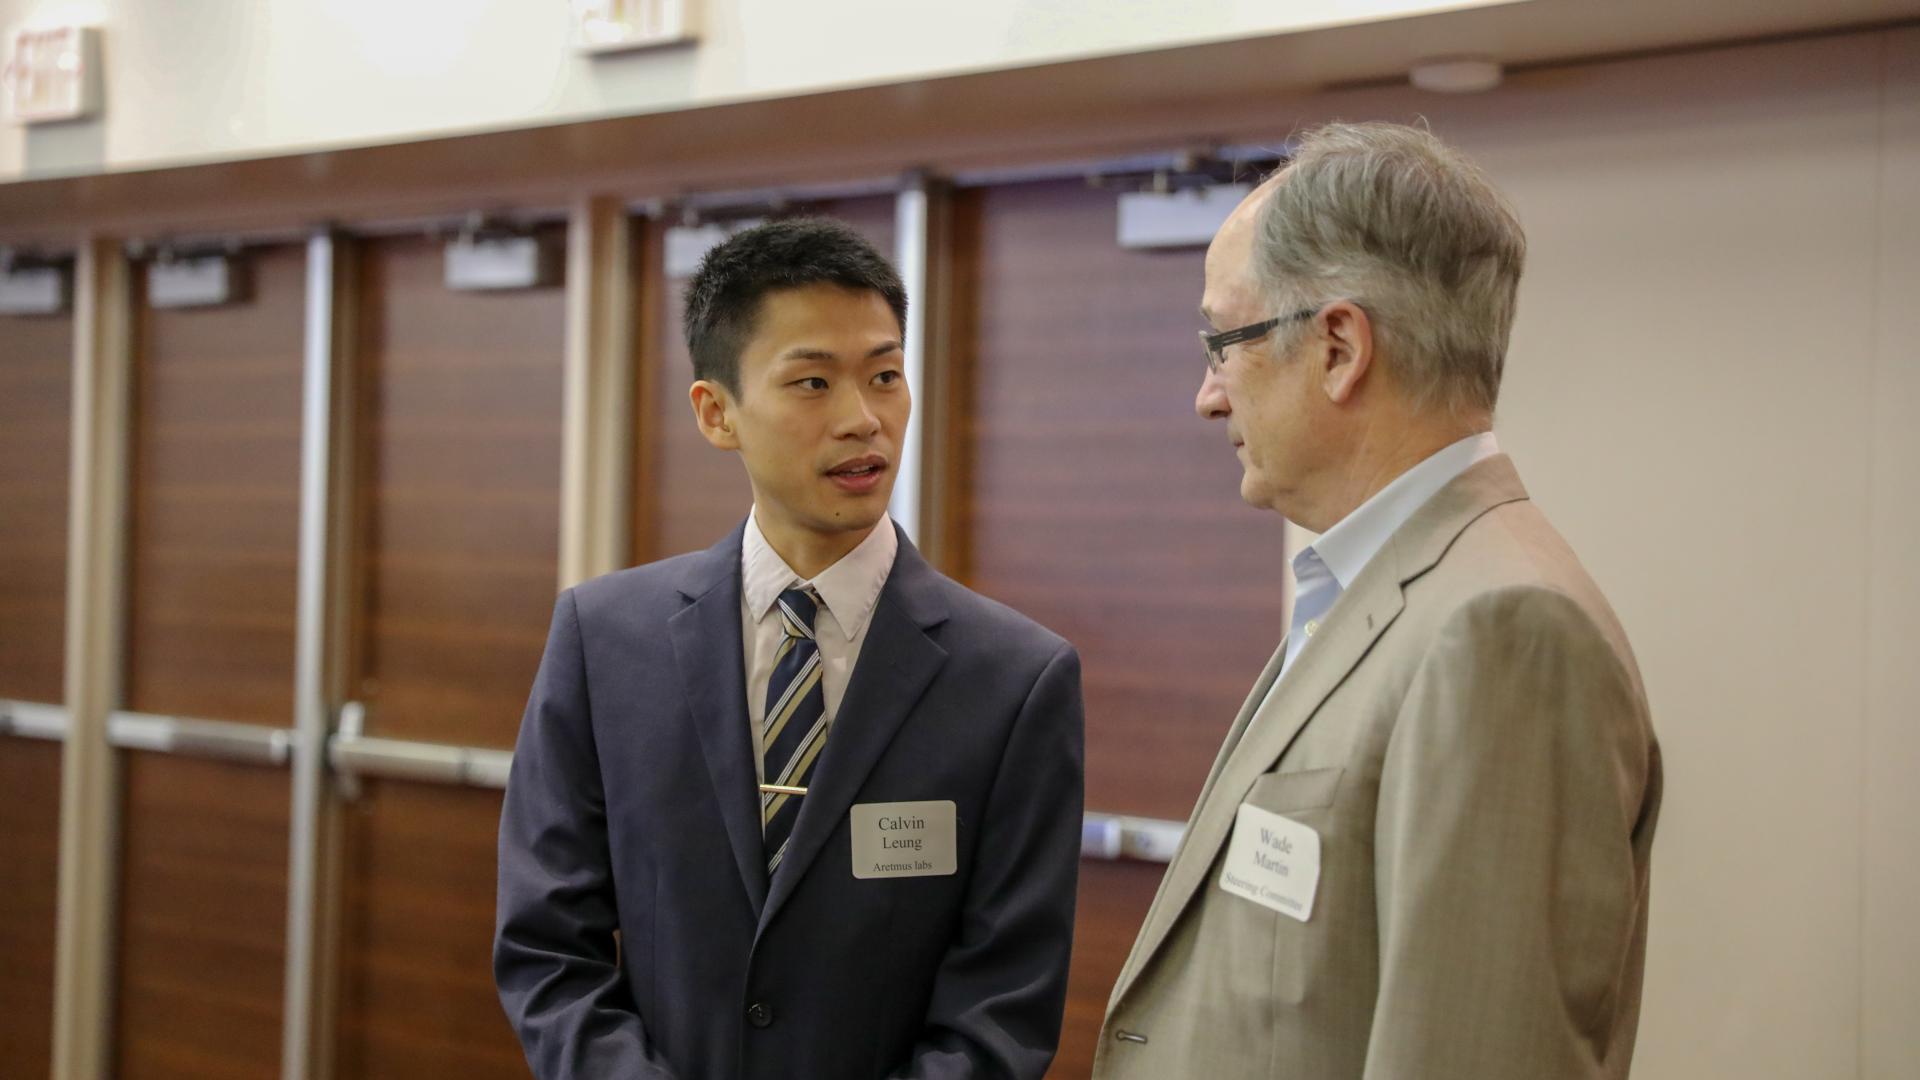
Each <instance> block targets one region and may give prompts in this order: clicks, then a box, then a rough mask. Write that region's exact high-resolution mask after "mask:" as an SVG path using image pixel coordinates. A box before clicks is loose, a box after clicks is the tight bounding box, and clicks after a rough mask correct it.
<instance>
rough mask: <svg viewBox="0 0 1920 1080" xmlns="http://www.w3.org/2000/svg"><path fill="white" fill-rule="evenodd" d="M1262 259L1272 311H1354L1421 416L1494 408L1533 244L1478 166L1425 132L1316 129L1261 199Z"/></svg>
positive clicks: (1258, 262)
mask: <svg viewBox="0 0 1920 1080" xmlns="http://www.w3.org/2000/svg"><path fill="white" fill-rule="evenodd" d="M1254 252H1255V253H1254V271H1255V273H1256V275H1257V276H1258V277H1257V279H1258V280H1259V281H1260V282H1261V284H1262V286H1263V287H1264V288H1265V289H1266V290H1267V291H1268V292H1269V294H1270V295H1271V296H1272V297H1273V298H1274V299H1275V300H1276V301H1277V302H1278V305H1277V306H1276V308H1275V313H1276V314H1286V313H1288V312H1291V311H1294V310H1297V309H1300V308H1314V307H1318V306H1320V305H1322V304H1326V303H1329V302H1331V301H1333V300H1337V299H1348V300H1352V301H1354V302H1355V303H1357V304H1359V305H1360V306H1361V307H1362V308H1363V309H1364V310H1365V311H1366V312H1367V315H1368V317H1369V319H1370V320H1371V322H1372V325H1373V332H1374V340H1375V342H1376V344H1377V347H1378V349H1379V354H1380V357H1381V361H1382V363H1383V364H1384V366H1385V368H1386V370H1387V371H1388V372H1389V373H1390V375H1391V376H1392V378H1393V380H1394V381H1395V382H1396V383H1397V384H1398V385H1399V386H1400V387H1401V388H1402V389H1403V390H1404V391H1405V392H1406V393H1407V395H1408V396H1409V398H1411V399H1412V401H1413V402H1414V405H1415V407H1416V408H1428V407H1431V406H1434V405H1439V406H1441V407H1444V408H1447V409H1449V410H1452V411H1455V412H1459V411H1463V410H1475V411H1477V410H1482V409H1484V410H1486V411H1488V412H1491V411H1492V410H1493V407H1494V403H1495V401H1496V400H1497V399H1498V397H1499V394H1500V373H1501V369H1502V368H1503V367H1504V366H1505V363H1506V355H1507V339H1508V337H1509V335H1510V334H1511V332H1512V330H1513V312H1514V296H1515V294H1516V293H1517V292H1518V290H1519V287H1520V271H1521V268H1522V265H1523V264H1524V263H1525V262H1526V256H1527V238H1526V234H1525V233H1523V232H1522V231H1521V229H1520V220H1519V218H1518V217H1516V216H1515V215H1514V212H1513V210H1512V208H1510V207H1509V206H1508V205H1507V202H1506V200H1505V199H1504V198H1502V197H1501V195H1500V193H1499V192H1498V191H1497V190H1495V189H1494V186H1493V184H1492V183H1491V182H1490V181H1488V179H1487V178H1486V176H1485V174H1483V173H1482V172H1481V171H1480V169H1479V167H1478V166H1476V165H1474V164H1473V162H1471V161H1469V160H1467V158H1466V156H1465V155H1464V154H1461V153H1460V152H1459V151H1457V150H1455V149H1453V148H1452V147H1450V146H1448V145H1447V144H1445V143H1443V142H1441V141H1440V140H1439V139H1437V138H1435V137H1434V136H1433V134H1432V133H1431V132H1427V131H1424V130H1421V129H1419V128H1413V127H1407V126H1405V125H1402V124H1382V123H1369V124H1329V125H1327V126H1325V127H1321V128H1317V129H1315V130H1313V131H1310V132H1308V133H1307V134H1306V135H1305V136H1303V137H1302V138H1300V139H1299V140H1298V141H1297V142H1296V143H1295V148H1294V152H1293V155H1292V159H1291V161H1290V162H1289V163H1288V165H1287V166H1286V170H1285V172H1284V174H1283V175H1282V177H1281V179H1280V182H1279V183H1278V184H1277V185H1276V186H1275V190H1274V192H1273V194H1272V195H1271V196H1270V197H1269V198H1268V200H1267V205H1266V207H1265V209H1264V211H1263V212H1262V214H1261V218H1260V222H1259V231H1258V238H1257V240H1256V243H1255V249H1254ZM1303 332H1304V330H1301V329H1295V330H1294V331H1292V333H1294V334H1299V333H1303Z"/></svg>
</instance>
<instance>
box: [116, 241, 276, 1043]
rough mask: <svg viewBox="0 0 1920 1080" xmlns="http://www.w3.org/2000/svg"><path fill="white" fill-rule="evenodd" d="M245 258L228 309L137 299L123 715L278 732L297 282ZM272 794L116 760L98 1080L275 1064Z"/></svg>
mask: <svg viewBox="0 0 1920 1080" xmlns="http://www.w3.org/2000/svg"><path fill="white" fill-rule="evenodd" d="M244 259H245V264H246V277H247V279H248V280H249V286H248V288H247V289H246V291H245V294H244V297H243V299H242V300H240V301H239V302H237V303H234V304H229V305H225V306H221V307H215V308H197V309H154V308H150V307H148V306H146V305H145V304H140V305H139V306H138V307H137V316H136V321H135V328H134V335H135V336H134V374H133V379H134V382H133V409H132V413H133V430H132V437H131V441H130V446H131V451H130V455H129V456H130V470H131V472H130V487H129V495H128V499H129V543H128V583H127V631H126V647H127V654H126V676H125V677H126V683H125V687H126V689H125V694H124V701H125V704H126V706H127V707H128V708H131V709H134V710H137V711H141V712H151V713H162V714H170V715H178V716H189V717H206V718H214V719H223V720H236V721H242V722H247V723H257V724H267V725H272V726H277V727H284V726H288V725H290V724H291V723H292V713H293V624H294V600H295V579H296V573H297V571H296V563H297V559H298V543H299V539H298V529H299V514H298V508H299V491H300V393H301V357H302V348H303V346H302V333H303V326H304V318H305V315H304V305H305V291H306V290H305V281H306V269H305V260H304V257H303V254H302V252H301V250H300V249H299V248H297V247H291V246H288V247H277V248H270V249H261V250H255V251H249V252H247V253H246V254H245V256H244ZM137 276H138V275H137ZM287 785H288V778H287V774H286V773H285V771H284V770H279V769H264V768H256V767H251V766H240V765H233V764H227V763H220V762H210V761H200V760H192V759H185V758H174V757H167V756H162V755H152V754H143V753H133V754H129V755H127V767H126V772H125V784H124V787H123V789H122V798H123V807H122V818H123V821H124V825H123V832H122V841H121V846H120V851H121V870H120V877H121V888H120V896H119V904H120V915H119V919H120V922H119V927H120V929H119V943H118V959H119V963H118V972H119V985H118V987H117V996H116V1000H115V1009H114V1012H115V1021H114V1022H115V1026H116V1029H117V1030H116V1047H115V1052H116V1057H117V1062H118V1064H117V1069H118V1075H119V1076H121V1077H123V1078H137V1077H190V1076H192V1077H236V1078H237V1077H254V1076H265V1075H272V1074H273V1073H274V1072H275V1071H276V1070H277V1068H278V1063H279V1059H280V998H281V984H282V981H283V978H284V968H285V941H286V912H287V892H286V875H287V822H288V798H289V790H288V786H287Z"/></svg>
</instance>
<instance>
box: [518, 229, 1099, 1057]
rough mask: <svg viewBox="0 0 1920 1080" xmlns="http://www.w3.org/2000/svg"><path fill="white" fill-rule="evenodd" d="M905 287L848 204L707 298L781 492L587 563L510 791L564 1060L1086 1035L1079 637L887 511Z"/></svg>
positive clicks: (716, 281) (522, 976)
mask: <svg viewBox="0 0 1920 1080" xmlns="http://www.w3.org/2000/svg"><path fill="white" fill-rule="evenodd" d="M906 303H907V299H906V294H905V291H904V290H903V288H902V287H901V284H900V279H899V277H898V276H897V275H896V274H895V273H894V271H893V269H892V267H890V266H889V265H888V264H887V262H886V260H885V259H883V258H882V257H881V256H880V255H879V254H878V253H876V252H875V251H874V250H873V248H872V247H871V246H870V245H868V244H867V242H866V241H865V240H863V239H861V238H860V236H859V235H858V234H856V233H854V232H853V231H852V230H850V229H848V228H847V227H845V226H844V225H840V224H837V223H833V222H829V221H824V220H818V219H811V220H792V221H782V222H775V223H772V224H768V225H762V226H759V227H756V228H753V229H749V230H747V231H745V232H742V233H740V234H739V235H737V236H735V237H733V238H732V239H730V240H728V241H726V242H725V243H723V244H721V245H720V246H719V247H717V248H715V249H714V250H713V251H712V252H711V253H710V254H709V255H708V256H707V258H706V259H705V261H704V262H703V263H702V264H701V267H700V270H699V272H698V273H697V274H696V275H695V277H694V279H693V281H692V282H691V284H690V287H689V289H688V294H687V303H686V314H685V325H686V332H687V341H688V345H689V347H690V348H691V351H692V353H693V361H694V373H695V376H696V381H695V382H694V383H693V386H692V387H691V390H690V393H689V397H690V399H691V402H692V405H693V413H694V418H695V420H696V421H697V422H698V424H699V426H700V431H701V434H702V435H704V436H705V437H706V439H707V441H708V442H710V443H712V444H713V445H714V446H715V447H717V448H719V449H722V450H728V451H732V452H734V453H737V454H739V455H740V459H741V462H742V463H743V464H744V465H745V466H746V469H747V475H748V477H749V478H750V480H751V481H752V486H753V509H752V512H751V513H750V514H749V515H748V517H747V519H746V521H744V522H743V523H742V524H741V525H740V526H739V527H738V528H736V529H735V530H734V531H733V532H732V534H731V535H729V536H727V537H726V538H725V539H723V540H721V541H720V542H719V543H718V544H716V545H714V546H713V547H712V548H710V549H708V550H707V551H704V552H699V553H697V554H691V555H683V556H680V557H678V558H672V559H666V560H663V561H661V562H657V563H652V564H650V565H647V566H642V567H637V568H635V569H631V570H625V571H621V572H619V573H615V574H609V575H607V576H605V577H601V578H597V579H595V580H593V581H589V582H587V583H585V584H583V585H580V586H578V587H576V588H573V589H569V590H567V591H566V592H564V593H562V594H561V596H560V599H559V602H558V604H557V606H556V608H555V611H554V617H553V629H552V632H551V634H550V636H549V638H548V640H547V648H546V654H545V656H544V657H543V658H542V660H541V663H540V673H539V675H538V676H537V677H536V679H535V681H534V686H533V692H532V695H531V698H530V700H529V701H528V703H527V711H526V716H525V718H524V720H523V721H522V723H521V729H520V739H519V745H518V747H517V749H516V750H515V754H514V763H513V772H512V777H511V780H510V781H509V783H508V785H507V794H506V804H505V808H504V810H503V813H502V816H501V822H500V883H499V915H498V932H497V935H496V939H495V944H494V974H495V979H496V982H497V983H498V985H499V990H500V999H501V1002H502V1004H503V1005H504V1006H505V1009H506V1012H507V1015H508V1017H509V1018H510V1019H511V1020H512V1022H513V1025H514V1027H515V1029H516V1030H517V1031H518V1033H519V1036H520V1040H521V1044H522V1045H523V1047H524V1048H525V1050H526V1054H527V1060H528V1063H529V1064H530V1065H531V1066H532V1067H533V1071H534V1073H535V1074H536V1075H538V1076H539V1077H541V1078H543V1080H559V1078H562V1077H580V1078H600V1077H606V1078H620V1080H629V1078H642V1077H645V1078H667V1077H676V1078H680V1080H696V1078H712V1080H729V1078H733V1077H799V1078H817V1080H857V1078H862V1077H927V1078H932V1077H954V1078H960V1077H969V1078H978V1077H1031V1078H1036V1080H1037V1078H1038V1077H1040V1076H1041V1075H1042V1074H1043V1073H1045V1071H1046V1069H1047V1065H1048V1063H1049V1062H1050V1061H1051V1060H1052V1057H1053V1053H1054V1048H1055V1045H1056V1043H1057V1042H1058V1039H1059V1034H1060V1021H1061V1012H1062V1009H1063V1006H1064V1000H1065V996H1066V980H1067V958H1068V952H1069V947H1070V944H1071V940H1072V935H1073V905H1074V886H1075V879H1076V872H1077V868H1078V855H1079V837H1080V818H1081V748H1082V747H1081V744H1082V733H1081V704H1080V664H1079V657H1078V656H1077V655H1076V654H1075V652H1074V650H1073V648H1072V647H1071V646H1070V645H1068V644H1067V643H1066V642H1065V641H1063V640H1061V639H1060V638H1059V637H1057V636H1055V635H1054V634H1052V633H1049V632H1048V631H1047V630H1045V629H1043V628H1041V627H1040V626H1038V625H1037V624H1035V623H1034V622H1032V621H1031V620H1029V619H1027V618H1025V617H1024V616H1021V615H1020V614H1018V613H1016V612H1014V611H1012V610H1010V609H1008V608H1006V607H1003V606H1001V605H999V604H997V603H994V602H993V601H991V600H987V599H985V598H983V597H981V596H978V595H976V594H974V593H972V592H970V591H968V590H967V589H965V588H963V587H961V586H960V585H958V584H956V583H954V582H953V581H951V580H949V579H948V578H946V577H944V576H942V575H940V574H939V573H937V572H936V571H934V570H933V569H932V568H930V567H929V566H928V565H927V564H926V563H925V562H924V561H923V560H922V559H921V558H920V555H919V553H918V552H916V551H915V550H914V548H913V545H912V544H911V543H910V542H909V541H908V540H907V538H906V537H905V535H904V534H902V533H901V532H900V531H899V530H898V529H897V528H896V527H895V526H894V524H893V523H892V522H891V521H890V520H889V519H888V517H887V504H888V499H889V496H890V494H891V492H892V490H893V482H894V476H895V470H896V469H897V468H898V466H899V461H900V456H901V450H902V447H903V444H904V439H905V435H906V428H907V418H908V415H909V413H910V411H911V408H912V401H911V399H910V397H909V394H908V390H907V384H906V380H905V378H904V376H903V374H902V360H903V358H902V354H901V342H902V339H903V337H904V325H905V317H906Z"/></svg>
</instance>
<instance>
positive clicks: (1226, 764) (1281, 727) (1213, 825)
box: [1112, 565, 1404, 1003]
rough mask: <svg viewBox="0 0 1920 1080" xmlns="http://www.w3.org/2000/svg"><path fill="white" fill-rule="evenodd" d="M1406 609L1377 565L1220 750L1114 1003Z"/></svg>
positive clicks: (1394, 584)
mask: <svg viewBox="0 0 1920 1080" xmlns="http://www.w3.org/2000/svg"><path fill="white" fill-rule="evenodd" d="M1402 606H1404V602H1403V601H1402V599H1401V594H1400V586H1399V583H1398V581H1396V580H1394V575H1393V574H1391V573H1388V572H1384V570H1383V569H1382V568H1381V567H1379V566H1377V565H1376V566H1370V567H1369V568H1368V569H1367V570H1366V571H1363V572H1362V573H1361V575H1360V577H1359V579H1358V580H1356V581H1355V582H1354V587H1353V588H1352V589H1349V590H1348V591H1347V593H1346V594H1345V595H1343V596H1342V597H1341V598H1340V602H1339V603H1338V604H1337V605H1335V607H1334V610H1333V611H1332V612H1330V613H1329V614H1328V617H1327V619H1326V621H1325V623H1324V624H1323V628H1322V629H1321V631H1320V633H1319V634H1318V635H1317V636H1316V637H1315V638H1314V639H1313V641H1312V642H1310V643H1309V644H1308V645H1307V646H1306V647H1305V648H1303V649H1301V650H1300V655H1299V656H1298V657H1296V658H1295V660H1294V666H1293V668H1292V669H1291V670H1289V671H1288V672H1287V673H1286V676H1285V677H1284V678H1282V679H1281V680H1280V684H1279V686H1278V687H1276V688H1275V689H1274V691H1273V694H1272V696H1271V697H1268V698H1267V699H1266V700H1265V702H1264V703H1261V702H1258V701H1256V702H1255V703H1254V708H1253V711H1252V713H1251V717H1250V719H1249V720H1248V721H1247V723H1246V725H1245V734H1243V735H1242V736H1241V738H1240V740H1239V743H1238V745H1236V746H1234V747H1232V748H1231V749H1230V750H1226V751H1223V754H1224V757H1223V760H1222V761H1221V762H1219V763H1218V765H1217V766H1216V769H1215V773H1214V778H1213V781H1212V783H1211V786H1210V787H1209V789H1208V791H1207V794H1206V796H1205V798H1203V799H1202V801H1201V804H1200V806H1199V807H1198V808H1196V809H1195V810H1194V814H1193V818H1192V820H1191V821H1190V822H1189V823H1188V825H1187V833H1186V836H1185V837H1183V838H1182V839H1181V842H1180V850H1179V851H1178V852H1176V853H1175V854H1174V858H1173V865H1171V866H1169V867H1168V868H1167V876H1166V880H1165V881H1163V882H1162V883H1161V888H1160V895H1159V896H1158V897H1157V898H1156V899H1155V900H1154V905H1153V911H1152V912H1151V913H1150V914H1149V915H1148V918H1147V922H1146V924H1145V925H1144V926H1142V927H1141V930H1140V940H1139V941H1138V943H1137V944H1136V946H1135V948H1134V954H1135V955H1134V957H1133V959H1132V960H1131V961H1130V962H1129V964H1128V971H1127V972H1126V973H1125V974H1124V975H1123V976H1122V978H1121V980H1120V982H1119V983H1118V984H1117V985H1116V986H1115V987H1114V993H1113V998H1112V1000H1113V1001H1114V1002H1116V1003H1117V1002H1118V1001H1119V1000H1120V998H1121V997H1122V996H1123V995H1124V994H1125V993H1126V991H1127V988H1128V987H1129V986H1131V985H1132V981H1133V979H1134V978H1135V977H1137V976H1138V975H1139V973H1140V970H1141V969H1142V968H1144V967H1145V966H1146V963H1147V961H1148V959H1150V958H1151V957H1152V956H1153V954H1154V953H1155V952H1156V951H1157V950H1158V949H1159V948H1160V945H1161V943H1162V942H1164V941H1165V940H1166V937H1167V934H1168V932H1170V931H1171V930H1172V928H1173V924H1174V923H1175V922H1177V921H1178V919H1179V917H1180V913H1181V912H1183V911H1185V910H1186V907H1187V904H1188V903H1189V902H1191V901H1192V899H1193V896H1194V894H1195V893H1196V892H1197V891H1198V890H1199V889H1200V888H1201V887H1202V886H1203V885H1204V884H1205V879H1206V877H1207V874H1208V872H1209V871H1210V870H1212V868H1213V862H1214V859H1215V857H1216V856H1218V855H1219V853H1220V846H1221V845H1222V844H1224V843H1225V842H1226V840H1227V835H1228V833H1229V832H1230V831H1231V829H1232V828H1233V822H1234V818H1235V815H1236V814H1237V813H1238V812H1239V809H1240V803H1241V801H1242V800H1244V799H1245V798H1246V795H1247V791H1248V789H1250V788H1252V787H1253V782H1254V780H1255V779H1257V778H1258V777H1259V775H1260V774H1261V773H1263V772H1265V771H1267V769H1268V768H1270V767H1271V766H1272V765H1273V763H1274V761H1276V760H1278V759H1279V757H1280V755H1281V754H1283V753H1285V752H1286V749H1287V747H1288V746H1289V745H1290V744H1292V742H1293V740H1294V737H1295V736H1297V735H1299V734H1300V729H1301V728H1304V727H1305V726H1306V725H1307V721H1308V720H1309V719H1311V718H1312V716H1313V714H1314V713H1315V712H1317V711H1318V710H1319V707H1320V703H1321V702H1323V701H1325V700H1326V698H1327V695H1329V694H1331V693H1333V691H1334V689H1335V688H1336V687H1338V686H1339V685H1340V683H1341V682H1343V681H1344V680H1345V679H1346V677H1347V674H1348V673H1349V672H1351V671H1352V670H1353V668H1354V666H1355V665H1357V664H1358V663H1359V662H1360V660H1361V658H1362V657H1364V656H1365V655H1366V654H1367V650H1368V649H1370V648H1372V646H1373V643H1374V641H1375V640H1376V639H1378V638H1379V636H1380V635H1381V634H1382V633H1384V632H1385V631H1386V629H1387V626H1388V624H1390V623H1391V622H1392V621H1393V619H1394V617H1395V616H1396V615H1398V614H1399V613H1400V609H1401V607H1402Z"/></svg>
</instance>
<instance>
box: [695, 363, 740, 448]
mask: <svg viewBox="0 0 1920 1080" xmlns="http://www.w3.org/2000/svg"><path fill="white" fill-rule="evenodd" d="M687 400H688V401H689V402H690V403H692V405H693V422H694V423H696V424H698V425H700V434H701V435H703V436H705V437H706V440H707V442H708V444H709V445H711V446H713V447H714V448H716V449H719V450H738V449H740V436H739V435H737V434H735V433H734V430H733V408H734V403H733V395H732V394H730V393H728V392H727V388H726V387H724V386H721V385H720V384H719V383H716V382H710V381H708V380H706V379H698V380H695V382H694V384H693V385H692V386H690V387H688V388H687Z"/></svg>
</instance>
